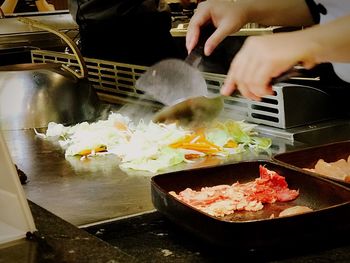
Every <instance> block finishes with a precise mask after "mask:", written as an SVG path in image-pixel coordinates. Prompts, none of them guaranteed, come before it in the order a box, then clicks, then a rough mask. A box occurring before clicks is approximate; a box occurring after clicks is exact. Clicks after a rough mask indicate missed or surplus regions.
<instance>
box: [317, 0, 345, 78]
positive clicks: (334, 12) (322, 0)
mask: <svg viewBox="0 0 350 263" xmlns="http://www.w3.org/2000/svg"><path fill="white" fill-rule="evenodd" d="M315 3H316V4H321V5H323V6H324V7H325V9H326V10H327V13H326V14H321V17H320V18H321V20H320V23H321V24H323V23H327V22H329V21H332V20H334V19H336V18H339V17H342V16H346V15H350V0H315ZM349 33H350V25H349V32H344V34H349ZM332 64H333V68H334V71H335V73H336V74H337V75H338V77H340V78H341V79H342V80H344V81H346V82H349V83H350V63H332Z"/></svg>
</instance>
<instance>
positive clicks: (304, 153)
mask: <svg viewBox="0 0 350 263" xmlns="http://www.w3.org/2000/svg"><path fill="white" fill-rule="evenodd" d="M349 155H350V141H342V142H335V143H329V144H324V145H319V146H314V147H309V148H306V149H302V150H295V151H290V152H286V153H280V154H276V155H275V156H273V158H272V159H273V160H274V161H277V162H279V163H282V164H284V165H287V166H292V167H291V168H296V169H303V168H314V167H315V165H316V163H317V161H318V160H319V159H323V160H324V161H325V162H335V161H338V160H340V159H345V160H346V159H347V158H348V156H349ZM304 171H305V170H304ZM306 173H308V174H312V175H317V176H320V177H323V178H327V179H330V180H333V181H336V182H338V183H341V184H343V185H345V186H350V182H345V181H344V180H341V179H337V178H333V177H328V176H325V175H322V174H318V173H314V172H310V171H306Z"/></svg>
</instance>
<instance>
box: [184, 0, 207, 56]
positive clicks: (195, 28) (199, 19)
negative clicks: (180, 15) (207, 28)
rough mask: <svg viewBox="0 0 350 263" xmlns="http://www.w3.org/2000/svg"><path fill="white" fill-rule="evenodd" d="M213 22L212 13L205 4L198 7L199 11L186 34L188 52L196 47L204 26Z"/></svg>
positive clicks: (193, 17) (192, 19)
mask: <svg viewBox="0 0 350 263" xmlns="http://www.w3.org/2000/svg"><path fill="white" fill-rule="evenodd" d="M210 20H211V16H210V11H209V10H208V8H207V7H206V6H205V2H204V3H201V4H199V5H198V9H197V11H196V12H195V14H194V15H193V16H192V18H191V20H190V23H189V25H188V28H187V33H186V48H187V51H188V52H191V51H192V49H193V48H194V47H195V46H196V44H197V42H198V38H199V34H200V29H201V27H202V26H203V25H205V24H207V23H208V21H210Z"/></svg>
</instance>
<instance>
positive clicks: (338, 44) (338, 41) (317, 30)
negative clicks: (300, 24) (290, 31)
mask: <svg viewBox="0 0 350 263" xmlns="http://www.w3.org/2000/svg"><path fill="white" fill-rule="evenodd" d="M349 31H350V14H349V15H348V16H345V17H341V18H338V19H336V20H333V21H332V22H329V23H326V24H323V25H321V26H319V25H317V26H314V27H311V28H308V29H305V30H303V31H301V32H300V34H301V35H303V36H304V37H305V38H309V39H310V41H313V42H315V43H317V44H318V49H317V50H315V57H316V62H317V63H322V62H350V34H348V32H349Z"/></svg>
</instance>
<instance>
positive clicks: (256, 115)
mask: <svg viewBox="0 0 350 263" xmlns="http://www.w3.org/2000/svg"><path fill="white" fill-rule="evenodd" d="M31 57H32V62H33V63H61V64H65V65H66V66H69V67H70V68H71V69H73V70H76V71H78V70H79V69H80V68H79V64H78V61H77V60H76V58H75V56H74V55H73V54H67V53H62V52H55V51H46V50H32V51H31ZM84 61H85V64H86V66H87V68H88V79H89V81H90V82H91V83H92V84H93V86H94V88H95V89H96V91H97V92H98V94H99V96H100V97H101V99H102V100H106V101H108V102H113V103H126V102H133V103H138V104H140V103H142V104H146V105H150V106H156V107H157V106H158V107H159V104H158V103H157V102H155V101H152V100H150V99H146V98H145V96H143V95H144V93H143V92H142V91H141V90H138V89H136V88H135V83H136V80H137V79H138V78H139V77H140V75H141V74H142V73H143V72H144V71H145V70H146V69H147V67H145V66H138V65H130V64H124V63H118V62H112V61H106V60H99V59H91V58H84ZM203 75H204V78H205V80H206V82H207V85H208V91H209V92H210V93H214V94H217V93H219V90H220V87H221V86H222V84H223V81H224V78H225V75H222V74H214V73H207V72H205V73H203ZM273 88H274V91H275V94H274V95H271V96H266V97H265V98H264V99H263V100H262V101H260V102H256V101H252V100H248V99H245V98H244V97H242V96H240V95H233V96H230V97H227V98H225V100H224V103H225V104H224V105H225V106H224V113H223V114H224V116H227V117H230V118H234V119H236V120H246V121H248V122H253V123H257V124H264V125H268V126H272V127H277V128H286V127H285V126H286V125H285V117H284V107H283V94H282V91H283V86H281V85H275V86H274V87H273Z"/></svg>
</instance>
